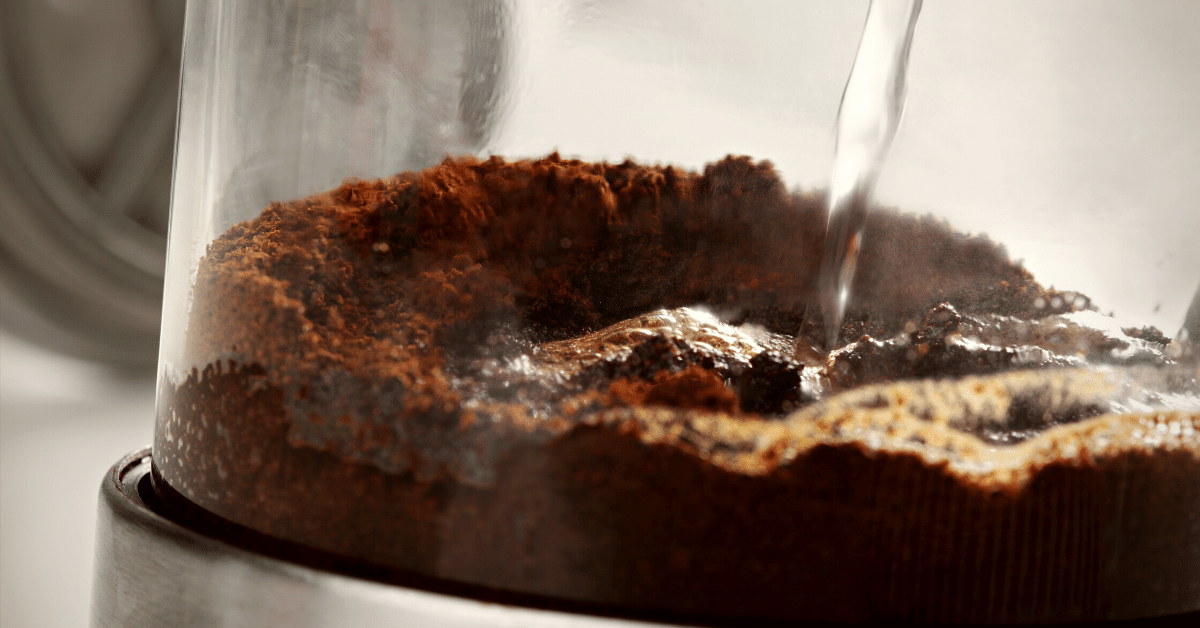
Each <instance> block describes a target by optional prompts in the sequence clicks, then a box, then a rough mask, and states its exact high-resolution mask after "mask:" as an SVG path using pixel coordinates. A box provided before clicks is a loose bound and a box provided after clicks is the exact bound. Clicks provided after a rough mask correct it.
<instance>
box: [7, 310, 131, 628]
mask: <svg viewBox="0 0 1200 628" xmlns="http://www.w3.org/2000/svg"><path fill="white" fill-rule="evenodd" d="M153 430H154V382H153V379H150V378H146V377H142V378H129V377H122V376H119V375H115V374H113V373H111V372H108V371H105V370H104V369H102V368H100V367H97V366H93V365H91V364H88V363H86V362H81V361H77V360H73V359H69V358H63V357H59V356H56V355H52V354H49V353H46V352H44V351H42V350H41V349H38V348H35V347H32V346H30V345H27V344H25V343H23V342H21V341H19V340H16V339H14V338H13V337H12V336H10V335H7V334H3V335H0V626H3V627H4V628H39V627H42V626H45V627H55V628H59V627H66V626H86V625H87V620H88V603H89V599H90V592H91V576H92V551H93V549H92V545H93V539H94V536H95V522H96V503H97V502H96V495H97V491H98V490H99V488H100V480H101V478H103V477H104V474H105V472H106V471H107V470H108V468H109V467H110V466H112V465H113V464H114V463H116V462H117V460H119V459H120V458H121V457H122V456H124V455H125V454H127V453H129V452H130V451H133V450H135V449H137V448H139V447H142V446H144V445H146V444H148V443H149V442H150V439H151V436H152V434H153Z"/></svg>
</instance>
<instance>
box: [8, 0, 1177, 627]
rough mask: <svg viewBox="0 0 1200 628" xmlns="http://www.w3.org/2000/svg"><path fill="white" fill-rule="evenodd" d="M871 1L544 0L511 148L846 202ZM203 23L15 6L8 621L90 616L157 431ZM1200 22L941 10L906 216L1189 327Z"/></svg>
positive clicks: (146, 1)
mask: <svg viewBox="0 0 1200 628" xmlns="http://www.w3.org/2000/svg"><path fill="white" fill-rule="evenodd" d="M412 1H413V3H414V4H418V5H419V4H421V0H412ZM681 6H686V7H687V9H688V10H687V11H681V10H680V8H681ZM866 7H867V2H866V0H859V1H858V2H854V3H844V2H836V3H834V2H820V1H816V0H814V1H808V2H791V1H786V0H763V1H762V2H758V3H754V4H752V5H749V6H746V7H743V5H742V3H737V4H735V3H721V2H688V3H680V2H672V1H667V0H645V1H636V2H635V1H632V0H547V1H545V2H539V3H530V4H528V5H526V8H525V9H522V10H521V11H519V12H517V13H516V14H518V15H519V16H521V17H520V19H521V20H522V21H521V24H519V25H518V26H519V28H518V29H517V31H516V32H517V33H518V35H519V36H520V37H521V39H522V46H521V49H520V55H519V56H520V65H521V67H520V75H521V78H520V80H519V81H518V86H519V87H518V89H517V91H516V93H515V95H514V97H513V98H514V103H515V104H516V105H518V106H515V107H513V109H512V112H511V116H510V118H509V119H508V121H507V123H506V125H505V126H504V128H502V129H500V131H499V132H498V133H497V135H496V137H495V139H494V141H493V143H492V144H491V146H489V149H490V150H494V151H495V152H499V153H501V154H505V155H512V156H541V155H544V154H545V153H547V152H549V150H551V149H553V148H558V149H559V150H561V151H562V153H563V154H564V155H568V156H574V155H579V156H583V157H587V158H608V159H618V160H619V159H623V158H624V157H626V156H627V155H628V156H631V157H634V158H639V157H642V158H647V159H650V160H659V161H668V162H671V163H676V164H679V165H683V166H686V167H689V168H696V167H699V166H702V165H703V163H705V162H706V161H712V160H715V159H718V158H720V157H721V156H722V155H712V154H707V153H705V152H704V149H705V148H704V147H707V146H710V145H712V144H713V143H714V141H717V143H719V144H720V145H722V146H728V150H729V151H730V152H735V153H745V154H749V155H752V156H755V157H770V158H771V159H773V160H774V162H775V164H776V166H777V167H778V169H779V171H780V174H781V175H782V176H783V178H784V180H785V181H786V182H787V183H788V185H790V186H800V187H805V188H815V187H823V186H824V185H825V182H826V180H827V178H828V172H829V165H830V162H831V160H832V154H833V134H832V126H833V122H834V119H835V117H836V113H837V105H838V97H839V96H840V93H841V89H842V86H843V85H844V83H845V79H846V76H847V73H848V71H849V69H850V65H851V63H852V62H853V56H854V51H855V47H856V44H857V42H858V37H859V33H860V30H861V27H862V21H863V18H864V16H865V14H866ZM183 10H184V0H0V329H2V331H0V625H3V626H13V627H17V626H21V627H38V626H82V625H85V624H86V622H87V616H88V600H89V594H90V579H91V560H92V542H93V535H94V523H95V516H96V513H95V509H96V493H97V489H98V486H99V483H100V481H101V479H102V477H103V475H104V472H105V471H106V470H107V469H108V468H109V466H110V465H112V464H113V463H115V462H116V461H117V460H118V459H119V458H120V457H121V456H122V455H124V454H126V453H128V452H130V451H132V450H134V449H136V448H138V447H140V446H142V445H144V444H148V443H149V442H150V440H151V436H152V430H153V412H154V410H153V408H154V388H155V384H154V370H155V361H156V355H157V348H158V330H159V319H160V313H161V310H162V296H161V295H162V282H163V265H164V259H165V249H166V235H167V215H168V206H169V202H170V196H171V168H172V151H173V146H174V138H175V132H174V129H175V117H176V101H177V89H178V81H179V67H180V59H179V50H180V48H181V41H182V25H183ZM781 16H782V17H781ZM1198 25H1200V3H1195V2H1189V1H1187V0H1174V1H1169V0H1162V1H1160V2H1155V3H1136V2H1120V1H1118V0H1105V1H1102V2H1092V1H1087V0H1060V1H1057V2H1052V3H1047V2H1041V1H1033V0H1029V1H1023V2H1010V3H994V2H940V1H938V0H931V1H930V2H926V3H925V7H924V9H923V11H922V15H921V20H920V25H919V26H918V29H917V35H916V38H915V42H914V46H913V52H912V57H911V66H910V81H909V84H910V89H909V102H908V107H907V113H906V119H905V122H904V125H903V126H902V127H901V129H900V131H899V134H898V135H897V138H896V141H895V143H894V145H893V149H892V155H891V158H890V159H889V161H888V165H887V167H886V168H885V169H884V171H883V175H882V177H881V179H880V182H879V187H878V196H879V198H880V200H881V201H882V202H884V203H889V204H894V205H896V206H899V207H903V208H905V209H909V210H913V211H918V212H935V213H937V214H939V215H942V216H945V217H946V218H948V219H949V220H950V221H951V222H952V223H953V224H955V225H956V226H958V227H959V228H961V229H965V230H968V231H972V232H976V233H981V232H986V233H988V234H990V235H992V236H993V237H994V238H995V239H997V240H998V241H1001V242H1004V243H1006V244H1007V245H1008V246H1009V251H1010V252H1011V253H1012V254H1013V256H1014V257H1017V258H1021V259H1024V260H1025V262H1026V264H1027V266H1028V267H1029V268H1030V269H1031V270H1032V271H1033V272H1034V274H1035V276H1036V277H1037V278H1038V279H1039V280H1041V281H1043V282H1044V283H1047V284H1054V285H1056V287H1059V288H1063V289H1076V290H1081V291H1083V292H1085V293H1088V294H1089V295H1090V296H1092V297H1093V298H1094V300H1095V302H1096V303H1098V304H1099V305H1100V307H1101V309H1102V310H1103V311H1105V312H1108V311H1113V310H1115V311H1116V312H1117V314H1118V315H1123V316H1126V317H1128V318H1129V320H1132V321H1138V322H1141V323H1151V324H1154V325H1157V326H1159V327H1160V328H1161V329H1162V331H1164V332H1165V333H1166V334H1167V335H1174V334H1175V333H1176V331H1177V330H1178V329H1179V328H1180V325H1181V323H1182V321H1183V318H1184V314H1185V312H1186V311H1187V309H1188V306H1189V304H1190V303H1192V295H1193V294H1194V293H1195V292H1196V289H1197V285H1198V284H1200V208H1198V207H1197V200H1196V199H1198V198H1200V177H1196V176H1195V173H1196V172H1198V171H1200V123H1198V122H1197V120H1196V117H1195V112H1196V111H1200V62H1198V61H1200V38H1197V37H1195V31H1196V29H1197V26H1198ZM547 51H550V52H547ZM584 66H590V67H592V68H597V71H595V72H590V73H585V72H580V71H579V68H580V67H584ZM593 93H594V94H596V97H595V98H593V97H592V96H591V94H593ZM646 94H650V95H651V97H645V95H646ZM1047 95H1048V96H1047ZM579 103H588V104H587V105H585V106H580V105H579ZM596 116H609V117H610V118H614V119H619V120H622V121H625V122H626V124H625V128H624V130H625V132H627V133H628V135H629V136H630V138H631V139H630V141H629V142H628V144H627V145H623V146H625V147H626V149H627V151H628V152H627V153H626V154H614V155H609V154H605V153H604V152H603V150H602V148H601V147H603V146H606V145H608V144H609V143H610V140H611V138H609V137H607V136H602V135H600V132H599V131H598V130H597V129H598V127H596V126H595V125H589V124H587V121H588V120H589V119H592V118H594V117H596ZM698 137H702V138H704V141H692V140H693V139H694V138H698ZM714 138H716V140H714ZM1113 147H1123V148H1124V147H1131V148H1133V149H1134V150H1124V149H1123V150H1111V149H1112V148H1113ZM1063 155H1070V156H1071V159H1069V160H1065V159H1063V158H1062V156H1063ZM1030 224H1036V225H1038V227H1039V230H1038V236H1037V237H1033V238H1031V237H1029V233H1030V231H1031V230H1030V228H1029V227H1028V225H1030ZM1064 234H1065V235H1071V236H1080V234H1083V236H1082V237H1075V238H1074V240H1073V242H1074V243H1075V244H1072V245H1071V246H1075V247H1076V248H1074V249H1072V248H1070V247H1066V248H1064V245H1063V241H1064V240H1065V239H1066V238H1064ZM202 244H203V243H202ZM201 250H202V249H201ZM1194 309H1195V311H1196V314H1195V315H1194V316H1196V320H1197V321H1200V308H1194ZM1193 325H1194V326H1197V327H1200V322H1197V323H1193Z"/></svg>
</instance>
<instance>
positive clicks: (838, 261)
mask: <svg viewBox="0 0 1200 628" xmlns="http://www.w3.org/2000/svg"><path fill="white" fill-rule="evenodd" d="M921 2H922V0H872V2H871V6H870V8H869V9H868V10H867V21H866V25H865V26H863V35H862V40H861V41H860V42H859V44H858V53H857V55H856V56H855V58H854V67H853V68H852V69H851V70H850V78H849V79H848V80H847V81H846V90H845V92H843V93H842V104H841V107H840V108H839V110H838V119H837V149H836V152H835V155H834V161H833V177H832V180H831V181H830V185H829V198H828V203H829V205H828V207H829V223H828V226H827V227H826V232H825V253H824V257H823V258H822V260H821V270H820V277H819V281H818V290H819V297H818V298H819V299H820V306H821V313H822V315H823V318H824V320H825V350H826V351H832V350H833V349H834V348H835V347H836V343H837V339H838V338H837V336H838V330H839V329H840V328H841V324H842V317H843V316H844V315H845V312H846V302H847V301H848V300H849V298H850V287H851V282H852V281H853V279H854V266H855V263H856V261H857V260H858V251H859V248H860V246H861V245H862V231H863V225H864V224H865V223H866V219H867V209H868V207H869V203H870V200H871V193H872V190H873V188H874V187H875V180H876V179H877V178H878V177H879V171H880V169H881V168H882V167H883V162H884V160H885V158H886V157H887V153H888V149H889V148H891V145H892V138H893V137H895V135H896V129H897V128H899V126H900V118H901V116H902V114H903V112H904V97H905V93H906V91H907V87H908V83H907V76H906V75H907V68H908V52H909V49H910V48H911V46H912V39H913V32H914V30H915V29H916V26H917V15H918V14H919V13H920V11H921ZM806 318H807V317H806ZM801 336H803V334H801ZM800 342H803V341H801V340H798V343H800Z"/></svg>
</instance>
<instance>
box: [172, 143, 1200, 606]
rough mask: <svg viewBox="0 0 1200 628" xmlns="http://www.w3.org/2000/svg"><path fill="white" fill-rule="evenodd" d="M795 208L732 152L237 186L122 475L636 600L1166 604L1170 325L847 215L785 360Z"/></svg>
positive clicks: (350, 539)
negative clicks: (841, 264)
mask: <svg viewBox="0 0 1200 628" xmlns="http://www.w3.org/2000/svg"><path fill="white" fill-rule="evenodd" d="M823 220H824V219H823V211H822V209H821V204H820V200H819V199H818V198H817V197H816V196H812V195H806V194H800V193H788V192H787V191H786V190H785V189H784V187H783V185H782V183H781V182H780V181H779V179H778V177H777V176H776V175H775V173H774V171H773V170H772V168H771V167H770V165H769V164H767V163H758V164H756V163H753V162H752V161H750V160H749V159H746V158H733V157H731V158H726V159H725V160H723V161H721V162H719V163H717V164H714V165H711V166H709V167H708V168H706V169H705V172H704V173H703V174H697V173H691V172H685V171H681V170H678V169H674V168H671V167H646V166H640V165H637V164H633V163H630V162H626V163H623V164H619V165H609V164H596V163H584V162H579V161H572V160H563V159H560V158H559V157H558V156H557V155H551V156H550V157H548V158H546V159H542V160H539V161H518V162H506V161H504V160H501V159H499V158H492V159H489V160H487V161H476V160H472V159H459V160H447V161H446V162H444V163H443V164H441V165H439V166H437V167H434V168H431V169H429V170H426V171H423V172H421V173H404V174H401V175H398V176H396V177H392V178H389V179H383V180H378V181H353V182H348V183H347V184H345V185H343V186H342V187H340V188H338V189H336V190H333V191H331V192H329V193H327V194H321V195H317V196H314V197H310V198H307V199H303V200H300V201H294V202H290V203H276V204H272V205H271V206H270V207H268V208H267V209H266V210H265V211H264V212H263V214H262V215H261V216H260V217H258V218H256V219H255V220H253V221H250V222H247V223H242V224H239V225H236V226H234V227H233V228H232V229H230V230H229V231H228V232H227V233H226V234H224V235H223V236H221V237H220V238H218V239H217V240H216V241H214V242H213V243H212V244H211V245H210V247H209V250H208V252H207V255H206V256H205V258H204V259H203V260H201V263H200V267H199V270H198V273H197V277H196V284H195V287H194V291H193V305H192V310H191V313H190V318H189V323H188V342H187V346H188V355H187V356H186V359H185V363H186V364H195V365H205V366H203V368H202V369H197V370H193V371H192V372H191V373H190V374H185V375H184V376H181V377H179V378H178V380H177V381H175V382H174V383H173V384H172V385H171V386H170V388H169V389H168V390H165V391H164V395H163V398H164V400H165V401H166V404H165V410H164V411H163V412H161V413H160V416H159V425H158V429H157V430H156V436H155V450H154V455H155V465H156V473H157V475H158V477H159V478H161V479H162V480H164V481H165V482H166V483H168V484H169V485H170V487H171V488H172V489H173V490H174V491H177V492H178V493H179V494H181V495H182V496H183V497H185V498H187V499H188V500H190V501H191V502H194V503H195V504H198V505H199V506H201V507H203V508H204V509H207V510H208V511H210V512H212V513H215V514H216V515H219V516H220V517H224V518H225V519H228V520H230V521H233V522H236V523H239V524H242V525H245V526H248V527H249V528H252V529H254V530H257V531H260V532H263V533H266V534H269V535H271V536H274V537H277V538H281V539H287V540H290V541H295V542H298V543H301V544H304V545H307V546H310V547H314V548H318V549H321V550H325V551H329V552H333V553H336V554H339V555H343V556H348V557H354V558H360V559H363V560H367V561H371V562H374V563H378V564H382V565H388V566H391V567H396V568H400V569H405V570H412V571H415V572H420V573H424V574H429V575H433V576H436V577H440V578H445V579H449V580H454V581H458V582H465V583H471V584H476V585H482V586H486V587H493V588H497V589H504V590H511V591H517V592H522V593H531V594H536V595H545V596H551V597H556V598H562V599H568V600H577V601H582V602H588V603H595V604H601V605H610V606H612V607H615V608H620V609H625V610H626V611H633V612H636V611H639V610H644V611H648V612H667V613H680V614H683V615H687V616H689V617H697V616H709V617H713V618H722V617H724V618H758V619H782V620H814V619H815V620H862V619H881V618H899V619H911V620H921V621H950V622H963V621H975V622H1018V621H1071V620H1095V619H1108V618H1122V617H1132V616H1139V615H1150V614H1165V613H1173V612H1183V611H1187V610H1194V609H1195V608H1196V607H1197V606H1200V604H1198V603H1197V602H1198V601H1200V534H1198V533H1197V531H1198V530H1200V509H1198V508H1197V507H1196V504H1197V503H1200V411H1197V410H1195V407H1196V406H1195V405H1190V406H1189V405H1187V404H1189V403H1192V402H1194V401H1195V399H1196V398H1197V396H1198V385H1197V383H1196V380H1197V375H1198V372H1197V368H1196V365H1195V362H1194V361H1193V360H1192V359H1191V358H1190V357H1188V354H1187V350H1188V347H1186V346H1183V345H1179V344H1178V343H1177V344H1175V345H1169V342H1168V340H1167V339H1166V338H1164V337H1163V336H1162V335H1161V334H1159V333H1157V332H1155V331H1154V330H1129V331H1128V333H1122V332H1119V331H1118V332H1105V331H1103V330H1102V329H1100V328H1097V326H1093V325H1091V323H1096V322H1097V321H1100V319H1101V318H1102V317H1099V316H1098V315H1097V314H1096V313H1094V312H1089V311H1087V308H1088V306H1089V303H1088V302H1087V299H1086V298H1085V297H1083V296H1082V295H1079V294H1075V293H1064V292H1057V291H1053V290H1045V289H1043V288H1042V287H1041V286H1039V285H1038V284H1037V283H1036V282H1035V281H1034V280H1033V279H1032V277H1031V276H1030V275H1029V273H1027V272H1026V271H1025V270H1023V269H1022V268H1020V267H1019V266H1018V265H1016V264H1013V263H1011V262H1010V261H1009V260H1008V258H1007V256H1006V254H1005V253H1004V251H1003V249H1002V248H1001V247H999V246H998V245H996V244H994V243H992V242H990V241H989V240H987V239H986V238H983V237H971V236H967V235H964V234H960V233H955V232H954V231H953V230H952V229H950V228H949V227H948V226H947V225H946V224H944V223H942V222H939V221H936V220H933V219H930V218H920V217H914V216H910V215H905V214H901V213H897V212H894V211H887V210H879V211H875V212H874V213H873V214H872V218H871V221H870V222H869V224H868V226H867V231H866V233H865V237H864V241H865V242H866V243H868V244H867V245H866V246H864V251H863V254H862V257H861V259H860V262H859V268H858V274H857V276H856V297H855V300H854V301H853V302H852V303H851V304H850V310H849V315H848V317H847V323H846V325H845V326H844V327H843V330H842V338H843V339H845V340H850V339H853V340H854V342H851V343H849V344H848V345H847V346H845V347H843V348H841V349H840V350H839V351H837V352H834V353H833V354H832V355H830V356H829V357H828V359H827V360H826V361H825V362H824V363H820V364H811V365H805V364H802V363H801V362H799V361H797V359H796V358H795V357H793V353H792V349H791V348H792V344H793V342H794V338H793V337H792V336H791V334H794V333H795V330H796V329H798V328H799V326H800V323H801V320H800V318H801V316H802V314H803V312H804V306H805V304H806V303H807V302H808V301H809V299H810V298H811V295H812V292H813V289H814V281H813V278H814V277H815V270H816V265H817V263H818V259H819V258H818V256H819V252H820V241H821V236H822V233H823V227H824V222H823ZM1172 356H1174V357H1172ZM1098 365H1102V366H1103V368H1101V369H1097V368H1096V367H1097V366H1098ZM1175 402H1178V403H1176V405H1175V407H1176V409H1171V407H1172V403H1175ZM1179 403H1182V404H1183V405H1182V406H1180V405H1179ZM1179 407H1186V408H1191V409H1179Z"/></svg>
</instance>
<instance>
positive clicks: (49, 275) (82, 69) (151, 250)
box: [0, 0, 184, 628]
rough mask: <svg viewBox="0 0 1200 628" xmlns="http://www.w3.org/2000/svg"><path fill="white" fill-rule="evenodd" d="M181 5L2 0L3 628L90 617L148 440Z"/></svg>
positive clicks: (140, 0)
mask: <svg viewBox="0 0 1200 628" xmlns="http://www.w3.org/2000/svg"><path fill="white" fill-rule="evenodd" d="M183 4H184V3H183V0H3V2H0V225H3V226H2V228H0V327H2V331H0V625H2V626H4V627H6V628H7V627H9V626H12V627H13V628H18V627H42V626H46V627H49V626H55V627H61V626H86V625H87V622H88V605H89V599H90V590H91V571H92V551H93V550H92V545H93V538H94V534H95V530H94V528H95V521H96V494H97V490H98V488H99V485H100V481H101V478H103V477H104V473H105V471H107V469H108V468H109V467H110V466H111V465H112V464H113V463H114V462H115V461H116V460H118V459H119V458H120V457H121V456H123V455H124V454H126V453H128V452H130V451H132V450H134V449H136V448H138V447H140V446H143V445H146V444H149V443H150V440H151V437H152V433H153V416H154V361H155V355H156V353H157V344H158V318H159V312H160V309H161V296H160V294H161V290H162V273H163V269H162V267H163V260H164V254H165V248H166V229H167V213H168V205H169V199H170V185H171V164H172V151H173V146H174V135H175V111H176V100H177V96H176V94H177V90H178V83H179V50H180V48H181V41H182V27H183Z"/></svg>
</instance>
